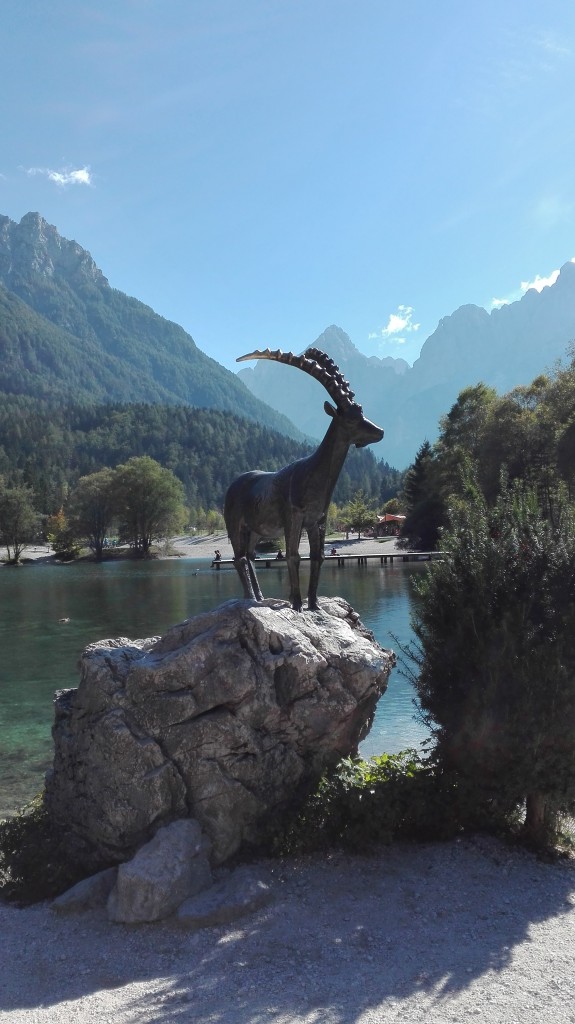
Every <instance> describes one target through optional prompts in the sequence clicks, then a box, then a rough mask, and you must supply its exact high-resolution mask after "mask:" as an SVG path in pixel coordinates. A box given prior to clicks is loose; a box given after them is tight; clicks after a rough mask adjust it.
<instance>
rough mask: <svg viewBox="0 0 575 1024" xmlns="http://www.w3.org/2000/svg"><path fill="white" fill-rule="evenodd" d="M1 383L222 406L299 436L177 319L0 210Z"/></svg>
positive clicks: (74, 250)
mask: <svg viewBox="0 0 575 1024" xmlns="http://www.w3.org/2000/svg"><path fill="white" fill-rule="evenodd" d="M0 390H2V391H4V392H6V393H9V394H28V395H33V396H41V397H44V398H51V399H53V400H66V401H69V400H79V399H87V400H91V401H94V400H95V401H123V402H161V403H168V404H181V403H184V404H188V405H192V406H196V407H200V408H213V409H221V410H228V411H230V412H234V413H236V414H237V415H240V416H245V417H247V418H248V419H253V420H257V421H258V422H260V423H263V424H265V425H266V426H268V427H270V428H272V429H274V430H277V431H279V432H280V433H283V434H285V435H287V436H291V437H296V438H301V437H302V434H301V433H300V431H299V430H298V429H297V428H296V427H295V426H294V425H293V423H291V422H290V421H289V420H288V419H287V418H285V417H283V416H282V415H280V414H278V413H277V412H276V411H275V410H272V409H271V408H270V407H269V406H267V405H266V404H264V403H263V402H262V401H260V400H259V399H257V398H256V397H254V395H253V394H252V393H251V392H250V391H249V390H248V389H247V388H246V387H245V386H244V384H243V383H242V382H241V381H240V380H239V379H238V377H237V375H236V374H234V373H231V372H230V371H228V370H226V369H224V367H222V366H220V364H219V363H217V362H216V361H215V360H214V359H210V358H209V357H208V356H206V355H205V354H204V353H203V352H201V351H200V350H199V349H198V348H197V346H196V344H195V342H194V341H193V339H192V338H191V337H190V335H189V334H187V333H186V332H185V331H184V330H183V328H182V327H179V326H178V325H177V324H175V323H172V322H170V321H168V320H165V319H164V318H163V317H161V316H158V315H157V314H156V313H154V311H153V310H152V309H150V307H149V306H146V305H144V303H142V302H139V301H138V300H137V299H133V298H130V297H129V296H127V295H124V293H123V292H120V291H117V290H116V289H113V288H111V287H110V285H109V284H108V282H107V280H106V278H105V277H104V275H103V274H102V272H101V271H100V270H99V269H98V267H97V266H96V264H95V263H94V261H93V259H92V257H91V256H90V254H89V253H88V252H86V251H85V250H84V249H82V248H81V246H79V245H78V244H77V243H76V242H73V241H68V240H67V239H64V238H62V237H61V236H60V235H59V234H58V231H57V230H56V228H54V227H52V226H51V225H49V224H47V222H46V221H45V220H44V219H43V218H42V217H41V216H40V215H39V214H37V213H28V214H26V216H24V217H23V218H22V220H21V221H20V223H19V224H16V223H15V222H14V221H11V220H10V219H9V218H8V217H0Z"/></svg>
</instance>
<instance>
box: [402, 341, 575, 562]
mask: <svg viewBox="0 0 575 1024" xmlns="http://www.w3.org/2000/svg"><path fill="white" fill-rule="evenodd" d="M502 471H504V474H505V477H506V479H509V480H511V481H513V480H521V481H523V482H524V483H526V484H529V485H530V486H532V487H534V488H535V489H536V491H537V495H538V499H539V502H540V505H541V509H542V512H543V514H544V515H553V503H554V501H555V495H556V493H557V488H558V485H560V484H564V485H565V487H566V489H567V496H568V498H569V499H570V500H572V499H573V498H574V497H575V360H573V362H572V363H571V364H570V365H569V366H566V367H563V368H562V369H558V370H556V372H555V373H554V374H552V375H550V376H539V377H536V378H535V380H534V381H533V382H532V383H531V384H530V385H528V386H526V387H518V388H515V389H514V390H513V391H510V392H509V393H508V394H507V395H503V396H502V397H498V396H497V395H496V393H495V391H494V390H493V389H492V388H488V387H486V386H485V385H484V384H478V385H476V386H475V387H469V388H466V389H465V390H464V391H462V392H461V394H460V395H459V397H458V399H457V402H456V403H455V404H454V406H453V407H452V409H451V410H450V411H449V413H448V414H447V415H446V416H444V417H443V419H442V420H441V430H440V435H439V438H438V441H437V442H436V444H435V445H433V446H431V445H429V444H428V443H427V442H426V443H425V444H424V445H422V447H421V448H420V450H419V452H418V453H417V456H416V459H415V461H414V463H413V465H412V466H411V467H410V468H409V470H408V471H407V473H406V475H405V480H404V486H403V500H404V502H405V505H406V513H407V519H406V522H405V524H404V526H403V529H402V537H403V538H404V541H405V544H406V546H410V547H414V548H418V549H419V550H424V549H425V548H427V547H437V546H439V543H440V541H439V536H440V530H441V528H442V527H443V526H444V525H445V523H446V522H447V509H448V507H449V505H450V504H452V502H453V499H454V498H457V497H459V498H463V499H465V495H466V491H467V488H468V485H469V480H470V479H473V481H474V486H476V487H477V488H478V490H479V492H480V493H481V494H483V495H484V497H485V499H486V501H487V502H488V504H490V505H492V504H493V503H494V502H495V501H496V499H497V496H498V494H499V493H500V483H501V478H502Z"/></svg>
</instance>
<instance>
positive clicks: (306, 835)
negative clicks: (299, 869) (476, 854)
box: [271, 750, 459, 854]
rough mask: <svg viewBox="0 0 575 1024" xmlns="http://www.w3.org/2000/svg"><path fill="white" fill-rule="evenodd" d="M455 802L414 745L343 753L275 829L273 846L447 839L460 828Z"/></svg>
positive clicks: (361, 846) (358, 847) (306, 848)
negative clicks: (365, 755)
mask: <svg viewBox="0 0 575 1024" xmlns="http://www.w3.org/2000/svg"><path fill="white" fill-rule="evenodd" d="M450 785H451V784H450ZM451 789H453V786H452V785H451ZM456 806H457V805H456V800H455V798H454V794H453V792H450V791H449V787H446V785H445V781H444V779H443V778H442V777H441V774H440V773H438V771H437V770H436V767H435V765H434V764H433V763H432V762H430V761H429V760H426V759H424V758H423V757H422V755H421V754H419V753H418V752H417V751H415V750H404V751H402V752H401V753H399V754H380V755H378V756H376V757H373V758H370V759H369V760H362V759H361V758H345V759H344V760H342V761H340V763H339V764H338V765H337V767H336V768H335V769H333V770H332V771H331V772H328V773H326V774H325V775H324V776H323V778H322V779H321V781H320V783H319V786H318V787H317V789H316V790H315V791H314V792H313V793H312V794H311V795H310V796H309V797H308V798H307V799H306V800H305V801H304V803H303V805H302V806H301V807H300V809H299V811H298V812H297V813H296V814H295V816H294V817H293V818H292V819H290V820H289V821H288V823H287V824H286V826H285V827H284V828H283V829H282V830H279V831H276V833H275V834H274V836H273V839H272V842H271V848H272V851H273V852H275V853H279V854H293V853H304V852H306V853H309V852H313V851H314V850H323V849H329V848H332V847H334V846H339V847H343V848H345V849H348V850H352V851H366V850H367V849H369V848H370V847H372V846H375V845H377V844H381V843H391V842H393V841H394V840H396V839H424V840H425V839H445V838H448V837H449V836H452V835H454V834H455V833H456V832H457V831H458V830H459V823H458V820H457V814H456Z"/></svg>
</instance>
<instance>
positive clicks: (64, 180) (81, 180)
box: [26, 167, 92, 188]
mask: <svg viewBox="0 0 575 1024" xmlns="http://www.w3.org/2000/svg"><path fill="white" fill-rule="evenodd" d="M26 174H29V175H34V174H43V175H44V176H45V177H46V178H48V181H53V182H54V184H55V185H59V186H60V187H62V188H64V187H65V186H66V185H91V184H92V172H91V171H90V168H89V167H78V168H77V169H76V170H73V169H71V168H65V169H64V170H62V171H54V170H52V169H51V168H49V167H29V168H28V170H27V171H26Z"/></svg>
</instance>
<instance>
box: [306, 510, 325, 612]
mask: <svg viewBox="0 0 575 1024" xmlns="http://www.w3.org/2000/svg"><path fill="white" fill-rule="evenodd" d="M307 533H308V537H309V587H308V592H307V606H308V608H310V609H312V610H313V609H316V608H317V607H318V604H317V587H318V583H319V572H320V569H321V563H322V562H323V548H324V544H325V521H324V522H323V523H317V524H315V525H314V526H313V527H309V528H308V531H307Z"/></svg>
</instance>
